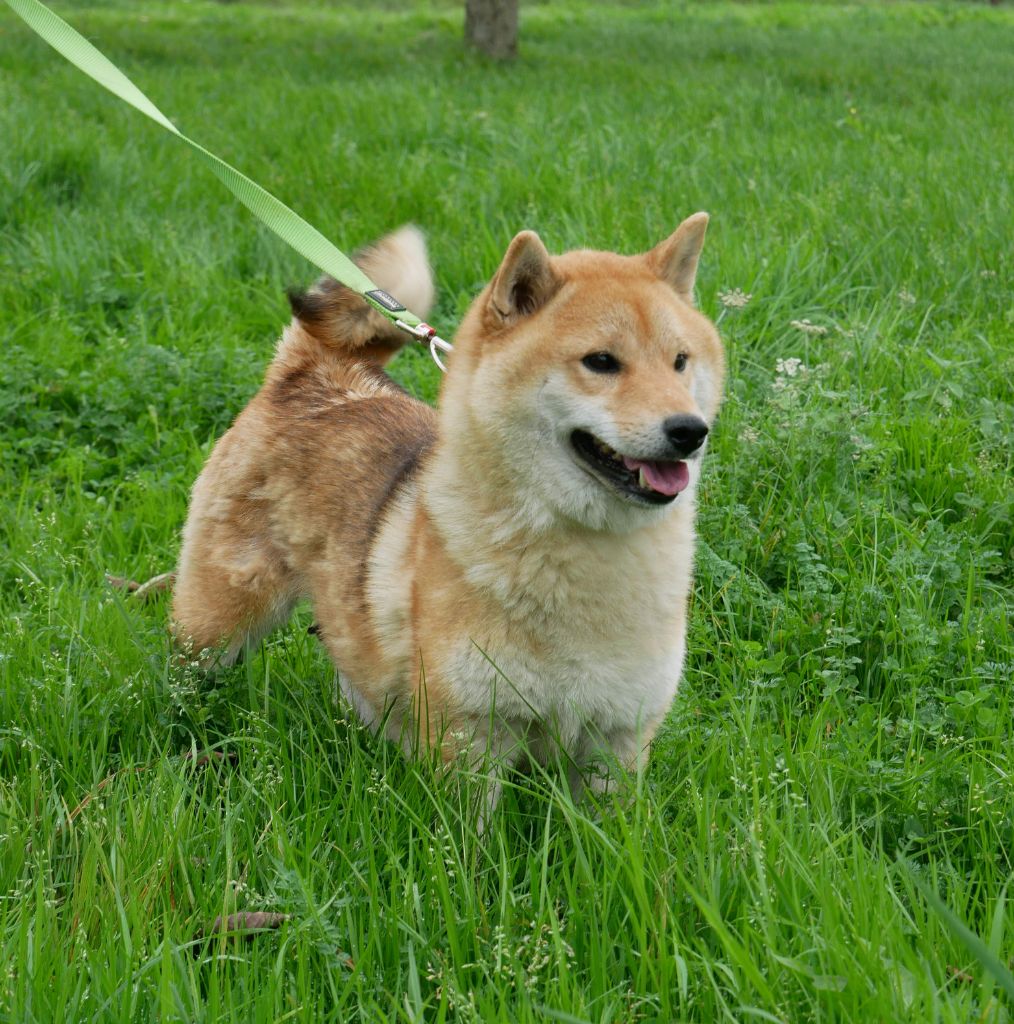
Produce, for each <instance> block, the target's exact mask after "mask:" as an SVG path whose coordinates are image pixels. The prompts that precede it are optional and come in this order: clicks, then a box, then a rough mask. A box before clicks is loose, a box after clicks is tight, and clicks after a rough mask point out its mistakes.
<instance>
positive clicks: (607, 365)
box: [581, 352, 620, 373]
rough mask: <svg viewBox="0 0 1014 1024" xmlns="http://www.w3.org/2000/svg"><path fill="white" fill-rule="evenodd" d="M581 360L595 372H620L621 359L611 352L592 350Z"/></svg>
mask: <svg viewBox="0 0 1014 1024" xmlns="http://www.w3.org/2000/svg"><path fill="white" fill-rule="evenodd" d="M581 362H582V363H584V365H585V366H587V367H588V369H589V370H591V371H592V372H593V373H619V372H620V361H619V359H617V358H616V356H614V355H613V354H612V353H610V352H590V353H589V354H588V355H586V356H585V357H584V359H582V360H581Z"/></svg>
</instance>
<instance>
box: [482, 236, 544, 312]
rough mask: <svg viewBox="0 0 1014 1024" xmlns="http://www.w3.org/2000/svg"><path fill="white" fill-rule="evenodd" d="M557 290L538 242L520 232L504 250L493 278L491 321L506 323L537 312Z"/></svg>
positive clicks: (542, 248) (539, 240)
mask: <svg viewBox="0 0 1014 1024" xmlns="http://www.w3.org/2000/svg"><path fill="white" fill-rule="evenodd" d="M559 287H560V279H559V278H558V277H557V275H556V273H555V271H554V270H553V268H552V266H551V264H550V261H549V253H548V252H546V247H545V246H544V245H543V244H542V239H541V238H539V236H538V235H537V234H536V233H535V232H534V231H522V232H520V233H519V234H517V235H515V236H514V240H513V241H512V242H511V244H510V245H509V246H508V247H507V252H506V254H505V255H504V258H503V262H502V263H501V264H500V269H499V270H498V271H497V272H496V275H495V276H494V278H493V286H492V289H491V290H490V293H489V305H490V312H491V313H492V314H493V317H494V319H496V320H499V321H500V322H502V323H510V322H512V321H514V320H517V319H519V318H520V317H523V316H529V315H531V314H532V313H534V312H535V311H536V310H537V309H539V308H541V307H542V306H543V305H545V304H546V303H547V302H548V301H549V300H550V298H552V296H553V294H554V293H555V292H556V290H557V288H559Z"/></svg>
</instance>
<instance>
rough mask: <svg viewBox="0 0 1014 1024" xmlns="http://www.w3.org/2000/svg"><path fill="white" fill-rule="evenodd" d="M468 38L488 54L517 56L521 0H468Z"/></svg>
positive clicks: (466, 17) (466, 33)
mask: <svg viewBox="0 0 1014 1024" xmlns="http://www.w3.org/2000/svg"><path fill="white" fill-rule="evenodd" d="M465 39H466V41H467V42H468V43H469V45H471V46H474V47H475V48H476V49H477V50H480V51H481V52H482V53H484V54H486V56H487V57H493V58H495V59H496V60H507V59H509V58H510V57H514V56H516V55H517V52H518V0H465Z"/></svg>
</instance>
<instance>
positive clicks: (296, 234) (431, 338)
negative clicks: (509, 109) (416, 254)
mask: <svg viewBox="0 0 1014 1024" xmlns="http://www.w3.org/2000/svg"><path fill="white" fill-rule="evenodd" d="M6 3H7V6H8V7H10V8H11V10H13V11H14V13H15V14H17V15H18V17H20V18H21V19H22V20H23V21H25V22H26V24H27V25H28V27H29V28H31V29H32V30H33V31H34V32H36V33H37V34H38V35H40V36H42V38H43V39H44V40H45V41H46V42H47V43H49V45H50V46H52V47H53V49H54V50H56V52H57V53H59V54H60V55H61V56H63V57H66V58H67V60H69V61H70V62H71V64H73V65H74V66H75V67H76V68H77V69H78V70H79V71H83V72H84V73H85V74H86V75H88V77H89V78H93V79H95V81H96V82H98V83H99V85H101V86H102V87H103V88H105V89H108V90H109V91H110V92H111V93H112V94H113V95H114V96H118V97H119V98H120V99H121V100H123V102H124V103H129V104H130V105H131V106H132V107H134V109H135V110H140V111H141V113H142V114H144V115H145V116H146V117H150V118H151V119H152V120H153V121H154V122H155V123H156V124H158V125H161V126H162V127H163V128H164V129H165V130H166V131H167V132H171V133H172V134H173V135H175V136H176V138H178V139H179V140H180V141H181V142H184V143H186V144H187V145H188V146H189V147H190V148H191V149H192V150H193V151H194V152H195V153H197V154H198V156H200V157H201V159H202V160H204V162H205V163H206V164H207V165H208V166H209V167H210V168H211V170H212V171H213V172H214V174H215V175H216V176H217V177H218V179H219V180H220V181H221V182H222V184H224V185H225V187H226V188H227V189H229V191H230V192H231V193H232V194H233V195H234V196H235V197H236V198H237V199H238V200H239V201H240V202H241V203H242V204H243V205H244V206H245V207H246V208H247V209H248V210H249V211H250V212H251V213H252V214H254V216H255V217H257V218H259V219H260V220H261V221H263V222H264V223H265V224H266V225H267V226H268V227H269V228H271V230H272V231H274V233H275V234H276V235H278V237H279V238H281V239H282V241H284V242H288V244H289V245H291V246H292V248H293V249H295V250H296V252H298V253H300V254H301V255H303V256H305V257H306V258H307V259H308V260H309V261H310V262H311V263H313V264H314V265H315V266H317V267H319V268H320V269H321V270H323V271H324V273H325V274H330V275H331V277H333V278H334V279H335V280H336V281H340V282H341V283H342V284H343V285H345V286H346V287H347V288H351V289H352V290H353V291H356V292H358V293H359V294H360V295H362V297H363V298H364V299H366V301H367V302H369V303H370V305H371V306H373V308H374V309H376V310H377V311H378V312H380V313H383V315H384V316H386V317H387V318H388V319H389V320H391V321H392V322H393V323H394V324H395V325H396V326H397V327H400V328H401V329H402V330H403V331H405V332H406V333H408V334H411V335H412V336H413V337H414V338H415V339H416V340H417V341H422V342H426V343H428V344H429V346H430V352H431V354H432V355H433V358H434V360H435V361H436V363H437V365H438V366H439V367H440V368H441V369H444V366H443V364H442V363H441V362H440V357H439V356H438V355H437V351H436V350H437V349H440V350H441V351H443V352H449V351H451V346H450V345H449V344H448V343H447V342H446V341H444V340H443V339H442V338H438V337H437V332H436V331H435V330H434V329H433V328H432V327H430V326H429V324H425V323H423V322H422V321H421V320H420V319H419V317H417V316H416V315H415V314H414V313H411V312H410V311H409V310H407V309H406V308H405V307H404V306H403V305H402V304H401V303H400V302H399V301H398V300H397V299H396V298H394V296H392V295H389V294H388V293H387V292H385V291H383V290H382V289H380V288H378V287H377V286H376V285H375V284H374V283H373V282H372V281H371V280H370V279H369V278H368V277H367V276H366V275H365V274H364V273H363V272H362V271H361V270H360V269H359V267H357V266H356V265H355V264H354V263H353V262H352V260H350V259H349V258H348V256H346V255H345V253H343V252H342V251H341V250H340V249H338V248H337V247H336V246H334V245H332V244H331V242H329V241H328V240H327V239H326V238H325V237H324V236H323V235H322V234H321V233H320V232H319V231H318V230H317V229H316V228H315V227H314V226H313V225H312V224H308V223H307V222H306V221H305V220H303V218H302V217H300V216H299V214H298V213H294V212H293V211H292V210H290V209H289V208H288V207H287V206H286V205H285V203H283V202H282V201H281V200H280V199H276V198H275V197H274V196H273V195H272V194H271V193H270V192H268V191H267V190H266V189H263V188H261V186H260V185H258V184H257V183H256V182H255V181H251V180H250V179H249V178H248V177H247V176H246V175H245V174H241V173H240V172H239V171H237V170H236V168H235V167H231V166H230V165H229V164H227V163H226V162H225V161H224V160H222V159H220V158H219V157H217V156H215V154H214V153H210V152H208V150H206V149H205V148H204V147H203V146H202V145H200V144H199V143H197V142H194V140H193V139H190V138H187V136H186V135H184V134H183V133H182V132H181V131H180V130H179V129H178V128H177V127H176V126H175V125H174V124H173V123H172V121H170V120H169V118H168V117H166V116H165V114H163V113H162V111H161V110H159V109H158V107H156V106H155V104H154V103H152V102H151V100H150V99H148V97H147V96H145V94H144V93H143V92H141V90H140V89H138V87H137V86H136V85H134V83H133V82H132V81H131V80H130V79H129V78H127V76H126V75H125V74H124V73H123V72H122V71H120V69H119V68H118V67H116V65H115V64H113V63H112V61H110V60H109V59H108V58H107V57H104V56H103V55H102V54H101V53H99V51H98V50H97V49H95V47H94V46H92V44H91V43H89V42H88V40H87V39H85V38H84V36H82V35H81V34H80V33H79V32H77V31H75V30H74V29H73V28H71V27H70V25H68V24H67V22H65V21H64V20H63V19H62V18H61V17H59V16H58V15H57V14H54V13H53V12H52V11H51V10H50V9H49V8H48V7H47V6H46V5H45V4H43V3H41V2H40V0H6Z"/></svg>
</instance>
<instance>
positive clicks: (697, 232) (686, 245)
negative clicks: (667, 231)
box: [646, 213, 708, 306]
mask: <svg viewBox="0 0 1014 1024" xmlns="http://www.w3.org/2000/svg"><path fill="white" fill-rule="evenodd" d="M707 230H708V215H707V214H706V213H695V214H694V215H693V216H692V217H687V219H686V220H685V221H683V223H682V224H681V225H680V226H679V227H678V228H677V229H676V230H675V231H674V232H673V233H672V234H671V235H670V236H669V237H668V238H667V239H666V240H665V241H664V242H661V243H659V244H658V245H656V246H655V248H654V249H652V250H651V252H649V253H648V254H647V256H646V259H647V260H648V265H649V266H650V267H651V268H652V270H654V271H655V273H656V274H658V276H659V277H660V278H662V280H663V281H666V282H667V283H668V284H670V285H672V287H673V288H674V289H675V290H676V294H677V295H679V297H680V298H681V299H683V301H684V302H688V303H690V305H691V306H692V305H693V304H694V280H695V279H696V277H697V260H698V259H699V258H700V255H701V249H702V248H703V247H704V233H705V231H707Z"/></svg>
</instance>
